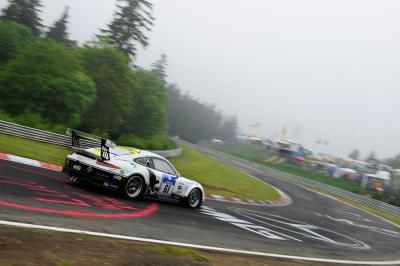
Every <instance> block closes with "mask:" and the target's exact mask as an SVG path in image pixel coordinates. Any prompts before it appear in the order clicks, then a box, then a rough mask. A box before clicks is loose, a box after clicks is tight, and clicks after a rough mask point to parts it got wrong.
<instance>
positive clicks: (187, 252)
mask: <svg viewBox="0 0 400 266" xmlns="http://www.w3.org/2000/svg"><path fill="white" fill-rule="evenodd" d="M150 249H151V250H152V251H155V252H158V253H165V254H170V255H174V256H190V257H192V258H193V259H195V260H196V261H200V262H209V260H210V259H209V258H208V257H206V256H203V255H200V254H199V253H197V252H196V251H195V250H194V249H191V248H184V247H177V246H157V245H154V246H152V247H151V248H150Z"/></svg>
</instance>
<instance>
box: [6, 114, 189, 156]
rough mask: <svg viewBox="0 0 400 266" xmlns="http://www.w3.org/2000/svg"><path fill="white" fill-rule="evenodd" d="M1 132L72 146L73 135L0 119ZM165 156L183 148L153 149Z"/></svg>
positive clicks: (86, 144) (84, 145) (84, 142)
mask: <svg viewBox="0 0 400 266" xmlns="http://www.w3.org/2000/svg"><path fill="white" fill-rule="evenodd" d="M0 134H6V135H11V136H16V137H21V138H25V139H31V140H36V141H41V142H45V143H50V144H55V145H59V146H63V147H71V144H72V143H71V137H70V136H67V135H62V134H57V133H53V132H49V131H45V130H40V129H36V128H32V127H27V126H22V125H18V124H14V123H10V122H6V121H3V120H0ZM80 146H81V147H82V148H85V149H86V148H92V147H99V146H100V143H98V142H96V141H92V140H84V139H82V140H81V141H80ZM152 152H154V153H156V154H159V155H161V156H164V157H176V156H179V155H181V154H182V149H181V148H178V149H174V150H158V151H152Z"/></svg>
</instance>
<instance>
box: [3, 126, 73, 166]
mask: <svg viewBox="0 0 400 266" xmlns="http://www.w3.org/2000/svg"><path fill="white" fill-rule="evenodd" d="M0 152H5V153H10V154H13V155H18V156H22V157H26V158H30V159H35V160H40V161H43V162H48V163H53V164H58V165H63V163H64V160H65V156H66V155H67V154H68V153H69V152H70V150H69V149H67V148H63V147H60V146H57V145H52V144H47V143H43V142H39V141H33V140H28V139H22V138H17V137H13V136H8V135H3V134H0Z"/></svg>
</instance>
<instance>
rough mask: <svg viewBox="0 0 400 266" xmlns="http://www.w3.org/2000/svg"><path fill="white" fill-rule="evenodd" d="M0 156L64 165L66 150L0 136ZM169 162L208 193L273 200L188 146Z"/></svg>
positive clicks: (272, 193) (269, 191) (268, 190)
mask: <svg viewBox="0 0 400 266" xmlns="http://www.w3.org/2000/svg"><path fill="white" fill-rule="evenodd" d="M0 152H5V153H10V154H13V155H18V156H22V157H26V158H30V159H35V160H40V161H43V162H48V163H53V164H57V165H63V163H64V160H65V156H66V155H67V154H68V153H69V152H70V150H69V149H67V148H63V147H60V146H56V145H51V144H47V143H43V142H38V141H33V140H27V139H22V138H18V137H13V136H8V135H3V134H0ZM171 162H172V163H173V164H174V165H175V167H176V168H177V169H178V171H180V173H181V174H182V175H183V176H186V177H188V178H193V179H194V180H197V181H199V182H200V183H202V184H203V185H204V187H205V189H206V192H207V193H210V194H217V195H221V196H231V197H237V198H242V199H253V200H275V199H279V194H278V192H276V190H275V189H274V188H272V187H271V186H269V185H268V184H266V183H263V182H261V181H259V180H257V179H255V178H252V177H250V176H248V175H246V174H244V173H242V172H241V171H239V170H238V169H236V168H233V167H231V166H228V165H226V164H223V163H221V162H219V161H216V160H214V159H213V158H211V157H209V156H206V155H203V154H202V153H199V152H197V151H195V150H193V149H190V148H189V147H187V146H183V155H182V156H180V157H176V158H172V159H171Z"/></svg>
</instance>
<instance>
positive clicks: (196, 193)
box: [186, 188, 203, 209]
mask: <svg viewBox="0 0 400 266" xmlns="http://www.w3.org/2000/svg"><path fill="white" fill-rule="evenodd" d="M202 197H203V196H202V193H201V191H200V189H198V188H194V189H192V191H190V193H189V195H188V196H187V198H186V206H187V207H189V208H190V209H198V208H200V206H201V204H202Z"/></svg>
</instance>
